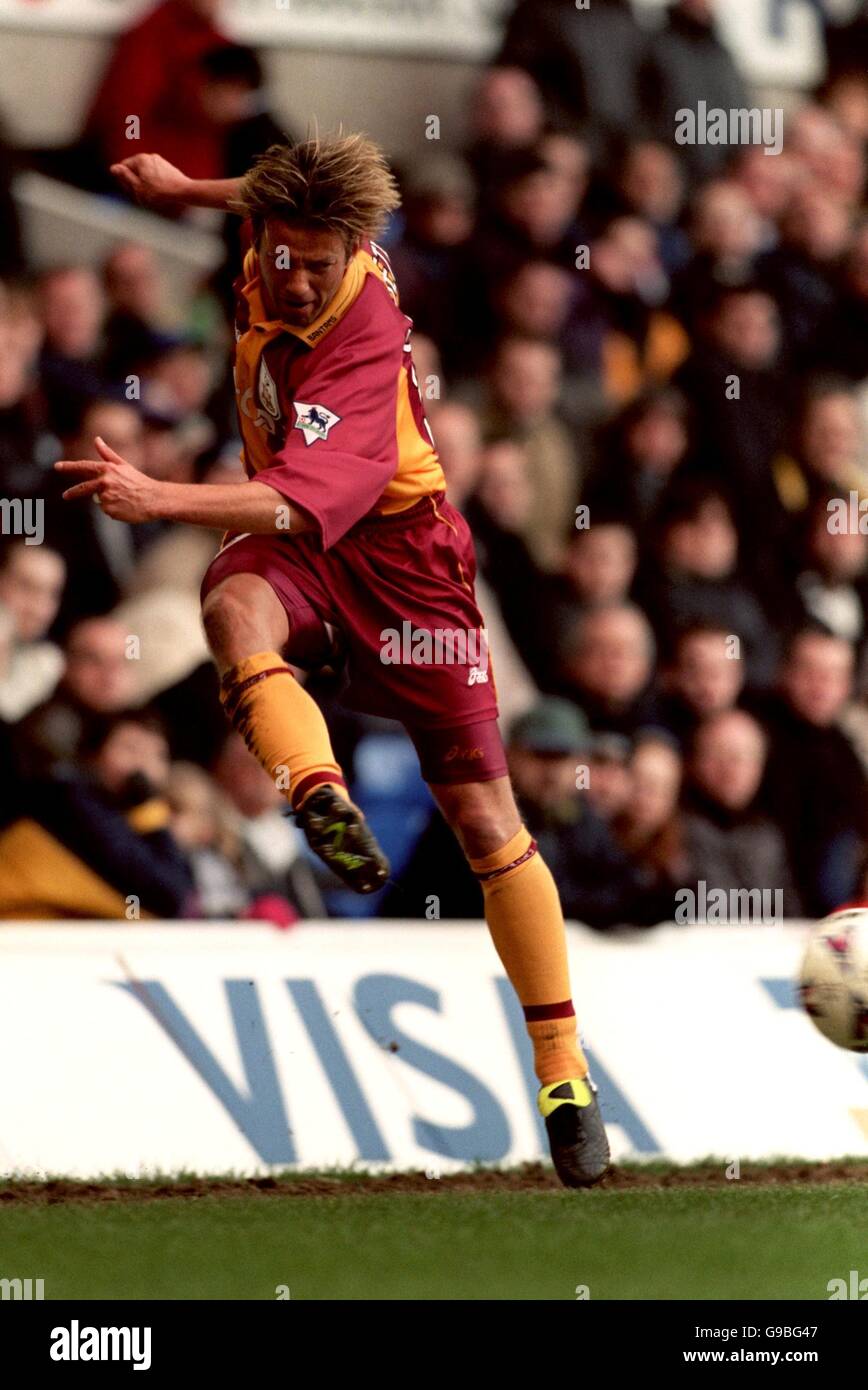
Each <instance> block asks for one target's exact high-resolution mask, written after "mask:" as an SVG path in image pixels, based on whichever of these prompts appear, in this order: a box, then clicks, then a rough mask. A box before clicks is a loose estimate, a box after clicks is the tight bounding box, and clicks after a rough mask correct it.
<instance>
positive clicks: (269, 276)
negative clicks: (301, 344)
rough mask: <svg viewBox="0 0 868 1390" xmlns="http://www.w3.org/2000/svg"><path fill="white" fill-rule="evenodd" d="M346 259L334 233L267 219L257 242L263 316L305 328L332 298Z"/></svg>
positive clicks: (339, 240)
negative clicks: (264, 314)
mask: <svg viewBox="0 0 868 1390" xmlns="http://www.w3.org/2000/svg"><path fill="white" fill-rule="evenodd" d="M349 258H350V257H349V254H348V252H347V247H346V244H345V242H344V240H343V238H342V237H341V236H339V235H338V233H337V232H329V231H325V230H324V229H323V228H322V227H307V226H304V225H303V224H299V223H291V222H282V221H281V220H280V219H279V218H276V217H270V218H269V219H268V221H267V222H266V224H265V227H264V229H263V233H262V236H261V238H260V242H259V273H260V277H261V280H262V290H263V299H264V301H265V310H266V313H267V314H268V315H269V317H271V318H276V319H282V320H283V322H284V323H289V324H292V325H293V327H295V328H306V327H307V325H308V324H310V323H313V321H314V319H316V318H318V317H319V315H320V314H321V313H322V312H323V310H324V309H325V308H326V307H327V306H328V305H329V304H330V303H331V301H332V299H334V297H335V295H336V293H337V291H338V286H339V285H340V283H341V280H342V279H343V278H344V272H345V270H346V268H347V262H348V260H349Z"/></svg>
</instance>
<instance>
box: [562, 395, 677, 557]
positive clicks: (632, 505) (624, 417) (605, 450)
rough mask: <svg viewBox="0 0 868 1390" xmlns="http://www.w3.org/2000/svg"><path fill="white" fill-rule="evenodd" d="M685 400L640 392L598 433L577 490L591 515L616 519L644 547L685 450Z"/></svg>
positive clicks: (675, 396)
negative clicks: (593, 457)
mask: <svg viewBox="0 0 868 1390" xmlns="http://www.w3.org/2000/svg"><path fill="white" fill-rule="evenodd" d="M688 425H689V422H688V407H687V401H686V399H685V397H684V396H683V395H682V394H681V393H680V392H679V391H675V390H673V389H672V388H671V387H657V388H654V389H651V390H649V391H646V392H644V393H643V394H642V395H640V396H638V397H637V398H636V399H635V400H634V401H632V402H631V403H630V404H629V405H628V406H627V407H626V408H625V409H624V410H623V411H621V412H620V414H618V415H616V416H615V418H614V420H612V421H611V422H610V424H609V426H608V427H607V429H606V430H605V431H604V432H603V434H602V437H601V440H600V446H599V449H598V450H597V458H596V462H595V463H594V465H593V467H592V469H591V471H590V473H589V476H588V480H587V484H586V486H585V488H584V489H583V491H582V499H583V501H584V502H585V504H586V505H587V507H588V509H589V511H590V513H591V516H592V517H594V516H596V515H598V514H599V513H600V512H603V513H604V514H606V515H608V516H613V517H618V518H619V519H621V520H623V521H624V522H625V524H626V525H628V526H631V527H632V528H633V530H634V531H635V532H636V533H637V534H638V536H639V537H640V539H642V540H644V541H646V542H647V537H648V531H649V528H650V527H651V526H652V524H653V518H654V515H655V512H656V511H657V508H658V506H659V505H660V500H661V497H662V496H663V494H664V493H665V490H666V485H667V483H669V482H670V480H671V479H672V478H674V477H675V476H676V474H677V473H678V471H679V470H680V469H681V468H682V467H683V466H684V465H685V463H686V461H687V459H688V456H689V448H690V436H689V428H688Z"/></svg>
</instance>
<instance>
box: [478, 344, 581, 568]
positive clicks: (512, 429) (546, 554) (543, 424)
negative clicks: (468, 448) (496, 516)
mask: <svg viewBox="0 0 868 1390" xmlns="http://www.w3.org/2000/svg"><path fill="white" fill-rule="evenodd" d="M560 381H561V362H560V357H559V354H558V352H557V350H556V349H554V348H553V347H551V346H550V345H548V344H546V343H540V342H534V341H533V340H532V339H528V338H507V339H504V340H503V341H502V342H501V343H500V344H499V345H498V348H497V352H496V355H495V359H494V363H493V366H492V369H491V372H490V374H489V379H488V383H489V384H488V400H487V402H486V405H485V406H484V408H483V415H482V422H483V430H484V431H485V433H486V434H487V435H488V436H489V437H498V436H501V437H502V436H507V437H510V438H512V439H513V440H514V441H516V442H517V443H519V444H520V445H521V447H522V449H523V453H524V457H525V459H526V461H527V486H528V489H529V495H528V498H527V505H526V506H523V507H522V511H523V513H524V515H523V519H522V520H521V521H520V523H519V524H517V525H516V526H515V527H514V528H513V529H515V530H516V532H517V534H519V535H520V536H521V537H522V539H523V540H524V542H525V544H526V545H527V548H528V550H529V552H530V554H531V556H532V558H533V559H534V561H535V562H536V564H537V565H538V566H539V567H540V568H541V569H544V570H554V569H556V568H558V566H559V565H560V563H561V561H562V558H563V553H564V540H565V537H566V535H567V534H568V532H569V530H570V529H571V528H572V525H573V521H574V519H575V506H576V502H577V500H578V496H579V487H580V481H581V471H580V470H581V461H580V459H579V455H578V450H577V448H576V445H575V442H574V439H573V437H572V434H571V431H570V430H569V429H568V427H567V426H566V425H565V424H564V422H563V421H562V420H561V419H560V418H559V416H558V413H557V403H558V392H559V388H560ZM499 462H500V454H498V456H497V459H496V464H495V465H492V462H491V460H490V459H489V461H488V463H487V467H486V480H485V482H484V484H483V486H487V484H488V483H489V482H490V480H491V477H492V470H493V467H494V466H496V465H497V464H499Z"/></svg>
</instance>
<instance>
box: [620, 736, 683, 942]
mask: <svg viewBox="0 0 868 1390" xmlns="http://www.w3.org/2000/svg"><path fill="white" fill-rule="evenodd" d="M681 775H682V758H681V755H680V753H679V752H678V749H677V748H676V747H675V745H674V744H673V742H672V741H671V740H670V739H669V738H667V737H666V736H665V735H664V734H663V733H662V732H661V731H656V730H649V731H648V732H647V733H644V734H640V736H639V737H638V738H637V740H636V744H635V747H634V749H633V753H632V757H631V759H630V764H629V776H630V795H629V798H628V800H627V802H626V804H625V805H624V807H623V808H622V810H621V811H620V813H619V814H618V816H617V817H616V819H615V822H614V830H615V834H616V835H617V838H618V840H619V841H620V843H621V845H622V847H623V848H624V849H625V850H626V852H627V854H629V855H630V857H631V859H632V860H633V861H634V862H635V863H636V864H638V865H639V868H640V869H641V870H643V871H644V872H645V873H646V874H647V875H648V877H649V879H650V882H651V883H652V884H653V889H652V890H651V893H650V899H651V901H653V900H654V898H655V897H656V898H657V899H658V900H659V912H660V916H661V919H662V918H668V917H670V916H671V913H672V900H673V893H674V889H675V885H676V884H677V883H679V882H680V881H681V880H682V879H683V876H684V853H683V845H682V840H683V832H682V825H681V816H680V813H679V805H678V802H679V793H680V790H681Z"/></svg>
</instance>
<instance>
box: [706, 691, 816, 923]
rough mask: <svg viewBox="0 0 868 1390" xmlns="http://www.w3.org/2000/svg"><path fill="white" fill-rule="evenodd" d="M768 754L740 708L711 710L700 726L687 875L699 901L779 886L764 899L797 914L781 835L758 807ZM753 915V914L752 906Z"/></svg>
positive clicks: (758, 731) (768, 890)
mask: <svg viewBox="0 0 868 1390" xmlns="http://www.w3.org/2000/svg"><path fill="white" fill-rule="evenodd" d="M766 754H767V740H766V736H765V734H764V733H763V731H762V729H761V727H760V725H759V724H758V723H757V721H756V720H755V719H752V718H751V716H750V715H749V714H746V713H744V711H742V710H729V711H724V712H722V713H720V714H715V715H712V716H711V717H710V718H709V719H707V720H706V721H705V722H704V723H703V724H701V725H700V726H699V728H698V729H697V731H696V736H695V738H694V742H693V751H692V755H691V758H690V765H689V767H690V782H689V789H688V796H687V800H686V803H685V811H684V817H683V834H684V856H685V876H684V881H685V885H686V886H689V887H690V888H691V890H692V891H693V892H694V894H695V895H696V902H697V903H701V902H702V901H703V900H711V899H712V893H720V892H721V891H722V892H724V893H726V894H727V901H728V903H729V904H732V902H733V898H732V897H731V896H730V895H731V894H734V893H741V892H742V891H745V892H752V891H758V892H759V893H769V894H775V893H776V892H779V893H780V895H781V896H780V899H777V900H776V899H775V898H774V897H772V898H770V899H769V898H766V899H765V900H764V901H765V902H766V903H768V902H771V903H772V904H773V905H774V907H773V911H774V912H775V913H776V914H777V904H778V903H780V905H781V907H782V913H781V916H783V915H786V916H798V915H799V912H800V911H801V904H800V902H799V898H798V896H797V893H796V890H795V888H794V886H793V881H792V875H791V872H790V867H789V864H788V861H787V851H786V845H785V841H784V837H783V835H782V834H781V832H780V830H779V829H778V827H777V825H775V824H774V823H773V822H772V821H770V820H769V819H767V818H766V817H765V816H763V815H762V814H761V813H760V812H759V811H758V810H757V794H758V792H759V788H760V785H761V783H762V778H763V770H764V768H765V762H766ZM702 885H704V888H703V886H702ZM736 901H739V902H740V901H741V900H740V899H739V900H736ZM752 901H753V902H754V903H755V900H752ZM761 901H762V900H761ZM751 919H752V920H755V919H756V915H755V912H754V907H753V906H752V907H751ZM717 920H723V921H726V920H731V919H730V917H729V916H728V915H724V916H722V917H720V916H718V917H717ZM736 920H742V919H741V918H740V917H739V918H737V919H736ZM763 920H765V919H763Z"/></svg>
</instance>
